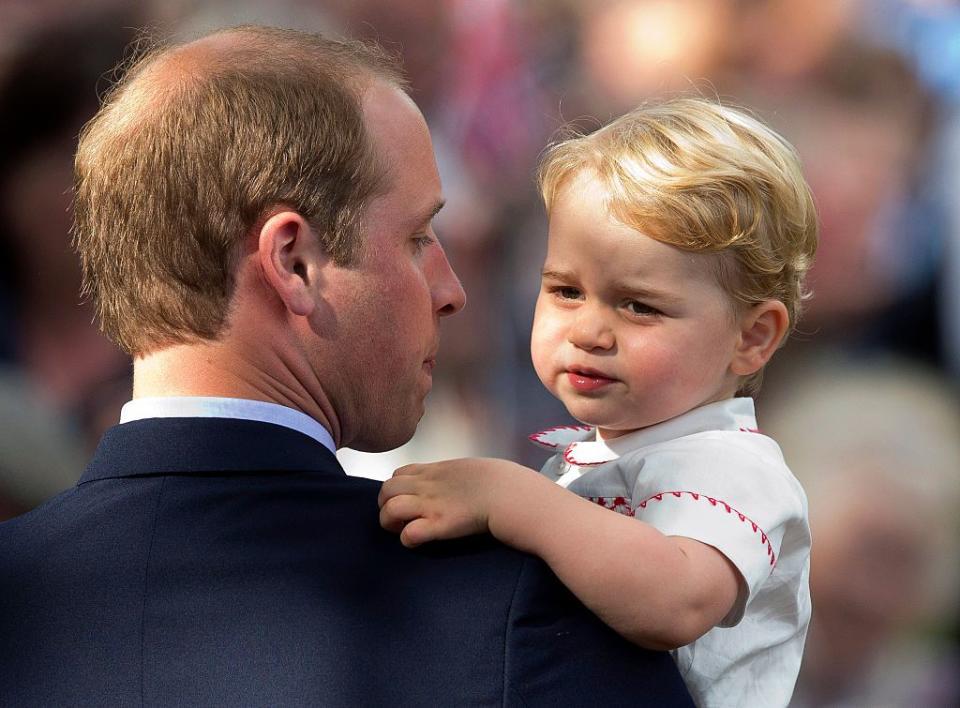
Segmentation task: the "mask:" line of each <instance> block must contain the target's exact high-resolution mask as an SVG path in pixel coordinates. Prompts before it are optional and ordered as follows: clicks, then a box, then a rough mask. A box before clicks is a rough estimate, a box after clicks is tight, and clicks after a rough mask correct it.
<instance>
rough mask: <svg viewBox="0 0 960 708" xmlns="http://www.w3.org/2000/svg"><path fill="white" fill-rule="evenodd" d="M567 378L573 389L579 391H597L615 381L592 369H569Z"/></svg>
mask: <svg viewBox="0 0 960 708" xmlns="http://www.w3.org/2000/svg"><path fill="white" fill-rule="evenodd" d="M567 380H568V381H569V382H570V385H571V386H573V388H574V389H575V390H577V391H581V392H586V391H597V390H599V389H601V388H604V387H605V386H609V385H610V384H613V383H616V381H617V380H616V379H614V378H610V377H609V376H606V375H604V374H601V373H600V372H599V371H594V370H592V369H570V370H568V371H567Z"/></svg>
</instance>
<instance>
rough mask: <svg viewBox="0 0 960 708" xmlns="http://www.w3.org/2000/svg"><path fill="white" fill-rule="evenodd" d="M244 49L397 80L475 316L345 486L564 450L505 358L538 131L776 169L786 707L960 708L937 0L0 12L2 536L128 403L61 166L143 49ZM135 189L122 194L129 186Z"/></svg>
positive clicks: (957, 335) (448, 335)
mask: <svg viewBox="0 0 960 708" xmlns="http://www.w3.org/2000/svg"><path fill="white" fill-rule="evenodd" d="M245 22H262V23H267V24H277V25H285V26H293V27H298V28H301V29H308V30H313V31H320V32H325V33H331V34H336V35H345V36H353V37H360V38H365V39H375V40H377V41H379V42H381V43H383V44H385V45H386V46H387V47H388V48H390V49H391V50H393V51H395V52H397V53H399V54H401V55H402V57H403V59H404V63H405V65H406V68H407V70H408V72H409V74H410V78H411V82H412V86H413V94H414V98H415V100H416V101H417V103H418V104H419V105H420V106H421V107H422V109H423V110H424V113H425V114H426V117H427V120H428V122H429V124H430V126H431V129H432V131H433V137H434V141H435V147H436V150H437V154H438V162H439V165H440V171H441V175H442V178H443V183H444V188H445V192H446V196H447V199H448V206H447V207H446V208H445V209H444V210H443V212H442V213H441V215H440V216H439V217H438V219H437V222H436V225H437V229H438V232H439V233H440V235H441V238H442V239H443V241H444V243H445V246H446V248H447V250H448V252H449V254H450V260H451V262H452V263H453V265H454V267H455V268H456V270H457V271H458V273H459V275H460V277H461V279H462V280H463V283H464V287H465V289H466V291H467V294H468V304H467V308H466V311H465V312H464V313H463V314H462V315H461V316H459V317H456V318H452V319H451V320H449V321H447V322H445V330H444V340H443V345H442V349H441V352H440V366H439V367H438V371H437V377H436V384H435V388H434V392H433V393H432V394H431V398H430V401H429V407H428V413H427V416H426V417H425V419H424V422H423V425H422V426H421V430H420V431H419V432H418V434H417V436H416V437H415V438H414V440H413V441H411V443H409V444H408V445H407V446H405V447H404V448H401V449H400V450H398V451H396V452H394V453H389V454H385V455H381V456H377V457H369V456H362V455H360V454H359V453H351V451H344V452H343V453H342V459H343V462H344V464H345V466H346V467H347V468H348V469H353V470H357V471H358V472H361V473H364V474H367V475H373V476H381V477H383V476H386V475H388V474H389V473H390V472H391V471H392V469H393V468H394V467H396V466H397V465H399V464H403V463H405V462H407V461H412V460H421V461H423V460H429V459H441V458H445V457H451V456H463V455H469V454H483V455H496V456H506V457H510V458H513V459H516V460H518V461H521V462H524V463H526V464H529V465H532V466H539V465H540V464H541V463H542V461H543V459H542V453H539V452H538V451H537V450H536V449H535V448H534V447H533V446H530V445H528V444H527V442H526V436H527V434H529V433H531V432H534V431H536V430H539V429H541V428H543V427H547V426H550V425H555V424H562V423H564V422H567V418H566V413H565V411H564V410H563V408H562V407H561V406H560V404H559V403H558V402H556V401H554V400H553V399H552V398H551V397H550V396H549V395H548V394H547V393H546V392H545V391H544V390H543V389H542V387H541V386H540V384H539V382H538V380H537V379H536V377H535V375H534V374H533V370H532V367H531V365H530V362H529V355H528V348H527V345H528V342H527V340H528V335H529V330H530V324H531V321H532V315H533V303H534V299H535V296H536V292H537V288H538V285H539V283H538V273H539V267H540V264H541V260H542V257H543V253H544V248H545V233H546V221H545V217H544V214H543V209H542V206H541V205H540V202H539V198H538V194H537V191H536V185H535V181H534V171H535V166H536V162H537V158H538V155H539V154H540V152H541V150H542V149H543V147H544V146H545V145H546V144H547V143H548V142H549V141H550V140H551V139H554V138H556V136H557V135H558V131H559V130H561V129H564V128H565V126H570V125H573V126H575V127H576V128H577V129H579V130H582V131H588V130H590V129H592V128H594V127H597V126H599V125H601V124H603V123H604V122H606V121H607V120H609V119H610V118H612V117H614V116H616V115H618V114H619V113H622V112H624V111H625V110H627V109H629V108H632V107H634V106H636V105H637V104H638V103H641V102H643V101H646V100H655V99H656V98H657V97H662V96H672V95H676V94H678V93H689V92H694V93H698V94H701V95H706V96H710V97H715V98H718V99H720V100H721V101H723V102H726V103H731V104H737V105H741V106H746V107H748V108H750V109H752V110H753V111H754V112H755V113H756V114H757V115H759V116H760V117H761V118H762V119H764V120H766V121H767V122H768V123H770V124H772V125H773V126H774V127H775V128H776V129H778V130H779V131H780V132H781V133H782V134H784V135H785V136H786V137H787V138H788V139H789V140H790V141H791V142H793V143H794V145H796V147H797V149H798V151H799V152H800V155H801V158H802V160H803V164H804V168H805V171H806V174H807V177H808V179H809V181H810V183H811V185H812V188H813V190H814V193H815V197H816V201H817V205H818V209H819V213H820V219H821V229H822V230H821V245H820V250H819V253H818V257H817V262H816V265H815V267H814V269H813V271H812V272H811V276H810V284H811V286H812V290H813V292H814V298H813V299H812V300H811V302H810V303H809V307H808V310H807V313H806V316H805V318H804V319H803V321H802V323H801V326H800V331H799V332H798V333H797V335H796V336H795V337H794V338H793V339H792V340H791V341H790V342H789V343H788V345H787V347H786V348H785V349H784V350H783V351H782V352H781V353H780V354H779V355H778V357H777V358H776V359H775V360H774V363H773V364H772V365H771V366H770V367H769V369H768V372H767V375H766V383H765V386H764V390H763V392H762V393H761V395H760V397H759V399H758V401H757V406H758V411H759V418H760V422H761V426H762V427H764V429H765V430H766V431H768V432H770V433H771V434H773V435H774V436H775V437H776V438H777V439H778V440H779V441H780V442H781V445H782V447H783V448H784V451H785V453H786V456H787V460H788V462H790V464H791V467H792V468H793V470H794V472H795V473H796V474H797V476H798V477H799V478H800V479H801V481H802V482H803V483H804V485H805V487H806V489H807V491H808V495H809V498H810V509H811V525H812V530H813V535H814V552H813V560H812V574H811V585H812V588H813V601H814V619H813V623H812V625H811V632H810V637H809V641H808V651H807V655H806V656H805V659H804V664H803V668H802V671H801V676H800V681H799V684H798V689H797V694H796V696H795V704H796V705H797V706H912V705H924V706H939V705H944V706H947V705H951V706H952V705H957V704H960V679H958V677H960V660H958V639H960V635H958V620H957V618H958V615H960V572H958V571H960V562H958V557H960V556H958V552H960V525H958V518H960V513H958V512H960V399H958V391H960V198H958V197H960V2H955V1H950V0H939V1H938V0H413V1H411V2H386V1H385V0H273V1H272V2H269V3H267V2H262V1H259V2H254V1H253V0H247V1H246V2H243V1H239V2H238V1H235V0H153V1H152V2H151V1H150V0H146V1H144V2H138V3H131V2H122V1H120V0H96V1H91V2H85V3H71V2H66V1H65V0H4V2H3V3H2V4H0V423H2V425H0V519H3V518H8V517H11V516H14V515H17V514H19V513H23V512H25V511H27V510H29V509H30V508H32V507H33V506H35V505H37V504H39V503H41V502H42V501H43V500H44V499H46V498H47V497H49V496H50V495H52V494H53V493H55V492H57V491H59V490H60V489H63V488H65V487H67V486H69V485H70V484H72V483H73V482H74V481H75V479H76V478H77V477H78V476H79V473H80V471H81V469H82V467H83V465H84V463H85V460H86V458H87V456H88V455H89V454H90V452H91V450H92V448H93V446H94V445H95V444H96V441H97V439H98V438H99V436H100V434H101V433H102V432H103V430H104V429H105V428H106V427H108V426H110V425H112V424H113V423H115V422H116V420H117V418H118V414H119V408H120V406H121V405H122V404H123V403H124V402H125V401H126V400H128V398H129V397H130V381H129V376H130V364H129V361H128V359H127V358H126V357H125V356H124V355H122V353H121V352H119V351H118V350H117V349H116V348H115V347H114V346H113V345H111V344H110V343H109V342H107V341H106V340H105V339H104V338H103V337H102V336H101V335H100V333H99V332H98V330H97V328H96V326H95V325H94V324H93V323H92V310H91V308H90V306H89V304H88V303H85V302H83V301H82V300H81V297H80V294H79V272H78V268H77V264H76V259H75V256H74V255H73V254H72V253H71V250H70V245H69V241H70V236H69V223H70V213H69V205H70V187H71V169H72V152H73V149H74V146H75V144H76V140H77V135H78V133H79V131H80V129H81V127H82V126H83V124H84V122H85V121H86V120H87V119H88V118H89V117H90V116H91V115H92V114H93V112H94V111H95V110H96V107H97V104H98V97H99V96H100V95H102V93H103V92H104V91H105V90H106V89H107V88H108V87H109V85H110V80H111V77H112V76H113V75H114V72H115V71H117V70H118V69H117V68H116V67H117V65H118V63H119V62H120V61H121V60H123V59H124V58H128V57H129V56H130V55H131V53H132V52H133V51H135V50H134V49H133V47H135V46H136V44H137V43H138V42H143V41H145V40H144V36H145V31H147V32H148V33H149V34H150V35H152V36H160V37H165V36H173V37H181V36H183V37H189V36H191V35H195V34H197V33H199V32H202V31H205V30H208V29H212V28H214V27H218V26H223V25H230V24H239V23H245ZM133 188H135V187H133Z"/></svg>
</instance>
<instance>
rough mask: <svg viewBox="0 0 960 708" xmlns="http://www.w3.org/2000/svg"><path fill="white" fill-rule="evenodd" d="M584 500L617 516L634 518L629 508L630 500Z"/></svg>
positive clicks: (600, 498)
mask: <svg viewBox="0 0 960 708" xmlns="http://www.w3.org/2000/svg"><path fill="white" fill-rule="evenodd" d="M586 499H587V501H592V502H593V503H594V504H599V505H600V506H602V507H603V508H604V509H609V510H610V511H615V512H617V513H618V514H623V515H624V516H634V509H633V507H632V506H630V500H629V499H627V498H626V497H586Z"/></svg>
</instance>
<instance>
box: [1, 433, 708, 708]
mask: <svg viewBox="0 0 960 708" xmlns="http://www.w3.org/2000/svg"><path fill="white" fill-rule="evenodd" d="M378 490H379V483H377V482H373V481H370V480H365V479H357V478H352V477H348V476H346V475H345V474H344V472H343V469H342V468H341V467H340V465H339V464H338V462H337V460H336V458H335V457H334V456H333V455H332V454H331V453H330V452H329V451H328V450H327V449H326V448H324V447H323V446H322V445H320V444H319V443H317V442H316V441H314V440H313V439H311V438H309V437H307V436H305V435H302V434H301V433H298V432H296V431H293V430H289V429H287V428H283V427H280V426H276V425H271V424H267V423H257V422H251V421H241V420H226V419H200V418H167V419H155V420H143V421H138V422H132V423H126V424H124V425H120V426H116V427H114V428H112V429H111V430H109V431H108V432H107V434H106V435H105V436H104V438H103V440H102V441H101V443H100V446H99V448H98V449H97V451H96V453H95V455H94V458H93V460H92V462H91V463H90V466H89V467H88V468H87V470H86V471H85V472H84V474H83V476H82V478H81V479H80V482H79V483H78V484H77V486H76V487H74V488H72V489H70V490H68V491H66V492H64V493H63V494H60V495H59V496H57V497H55V498H54V499H52V500H51V501H49V502H47V503H46V504H44V505H43V506H41V507H39V508H37V509H35V510H34V511H32V512H30V513H28V514H25V515H24V516H21V517H19V518H16V519H13V520H11V521H9V522H6V523H4V524H0V705H4V706H7V705H10V706H34V705H36V706H40V705H43V706H52V705H97V706H110V705H124V706H126V705H150V706H158V705H159V706H167V705H184V706H187V705H197V706H199V705H203V706H212V705H231V706H239V705H275V706H300V705H311V706H474V705H476V706H480V705H489V706H588V705H589V706H593V705H613V706H620V705H622V706H628V705H629V706H640V705H651V706H672V705H690V702H689V696H688V695H687V693H686V690H685V689H684V687H683V684H682V682H681V679H680V677H679V675H678V673H677V670H676V668H675V666H674V664H673V662H672V661H671V659H670V657H669V655H668V654H666V653H659V652H648V651H644V650H641V649H639V648H636V647H634V646H632V645H630V644H629V643H627V642H626V641H624V640H622V639H621V638H620V637H618V636H617V635H615V634H614V633H613V632H612V631H610V630H609V629H607V628H606V627H605V626H604V625H603V624H601V623H600V622H599V621H598V620H597V619H596V618H595V617H593V616H592V615H591V614H590V613H589V612H588V611H587V610H586V609H585V608H584V607H583V606H582V605H580V604H579V603H578V602H577V601H576V600H575V599H574V598H573V597H572V596H571V595H570V593H569V592H568V591H566V590H565V589H564V588H563V587H562V586H561V585H560V584H559V582H558V581H557V580H556V578H555V577H554V576H553V575H552V574H551V573H550V571H549V569H548V568H547V567H546V566H545V565H544V564H543V563H542V562H541V561H540V560H538V559H536V558H533V557H531V556H527V555H524V554H521V553H519V552H516V551H513V550H511V549H508V548H505V547H504V546H502V545H500V544H498V543H496V542H495V541H494V540H492V539H491V538H490V537H486V536H484V537H476V538H470V539H464V540H461V541H454V542H444V543H437V544H432V545H430V546H428V547H424V548H422V549H419V550H417V551H411V550H409V549H406V548H404V547H403V546H402V545H401V544H400V542H399V540H398V538H397V537H396V536H395V535H393V534H390V533H387V532H386V531H384V530H382V529H381V528H380V526H379V524H378V512H377V503H376V498H377V492H378Z"/></svg>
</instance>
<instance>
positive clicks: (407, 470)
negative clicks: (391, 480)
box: [393, 464, 423, 477]
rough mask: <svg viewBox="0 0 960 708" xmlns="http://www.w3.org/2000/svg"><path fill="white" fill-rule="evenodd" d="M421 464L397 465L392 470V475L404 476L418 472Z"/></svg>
mask: <svg viewBox="0 0 960 708" xmlns="http://www.w3.org/2000/svg"><path fill="white" fill-rule="evenodd" d="M422 468H423V465H416V464H413V465H404V466H403V467H398V468H397V469H395V470H394V471H393V476H394V477H405V476H410V475H416V474H420V471H421V469H422Z"/></svg>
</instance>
